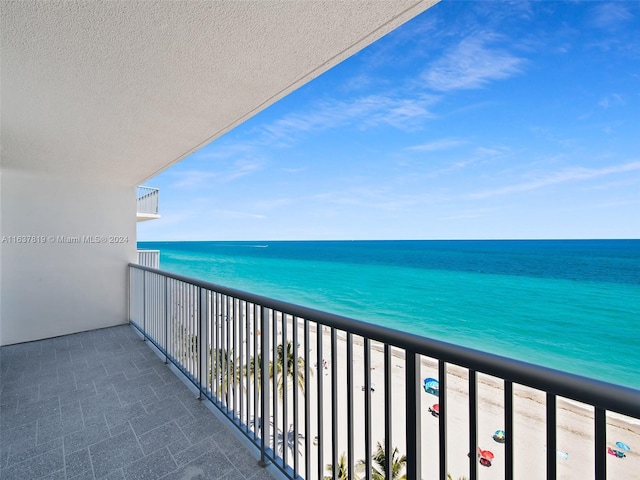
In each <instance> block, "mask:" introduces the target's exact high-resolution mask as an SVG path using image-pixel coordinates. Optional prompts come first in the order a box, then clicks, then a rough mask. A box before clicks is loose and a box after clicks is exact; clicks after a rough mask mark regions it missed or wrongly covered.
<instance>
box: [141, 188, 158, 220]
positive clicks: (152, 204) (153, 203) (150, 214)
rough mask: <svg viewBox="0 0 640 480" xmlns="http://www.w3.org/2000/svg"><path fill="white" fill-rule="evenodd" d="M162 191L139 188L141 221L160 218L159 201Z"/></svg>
mask: <svg viewBox="0 0 640 480" xmlns="http://www.w3.org/2000/svg"><path fill="white" fill-rule="evenodd" d="M159 198H160V190H159V189H158V188H152V187H144V186H139V187H138V191H137V204H138V206H137V216H138V219H139V220H149V219H152V218H158V217H159V216H160V215H159V213H158V200H159Z"/></svg>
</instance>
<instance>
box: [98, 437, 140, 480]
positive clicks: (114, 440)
mask: <svg viewBox="0 0 640 480" xmlns="http://www.w3.org/2000/svg"><path fill="white" fill-rule="evenodd" d="M89 453H90V454H91V463H92V464H93V472H94V474H95V476H96V478H101V477H104V476H106V475H108V474H109V473H111V472H112V471H114V470H117V469H119V468H121V467H122V466H123V465H127V464H129V463H131V462H134V461H136V460H138V459H140V458H142V457H143V456H144V454H143V453H142V449H141V448H140V446H139V445H138V440H137V439H136V436H135V435H134V434H133V432H132V431H129V432H124V433H121V434H120V435H116V436H115V437H111V438H107V439H106V440H102V441H101V442H98V443H96V444H94V445H91V446H90V447H89Z"/></svg>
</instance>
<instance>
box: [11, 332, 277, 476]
mask: <svg viewBox="0 0 640 480" xmlns="http://www.w3.org/2000/svg"><path fill="white" fill-rule="evenodd" d="M0 355H1V363H0V365H1V367H2V368H1V377H0V378H1V380H2V381H1V382H0V398H1V403H0V420H1V421H0V478H2V479H6V480H13V479H21V480H22V479H29V480H34V479H38V478H49V479H51V478H56V479H65V478H66V479H72V478H73V479H80V478H83V479H85V478H86V479H94V478H96V479H97V478H108V479H116V478H119V479H134V478H135V479H145V480H153V479H156V478H160V477H162V478H164V479H178V478H222V477H224V478H247V479H269V478H272V477H271V475H269V472H268V471H267V470H265V469H264V468H260V467H258V466H257V464H256V462H257V460H256V459H257V451H256V450H255V449H254V451H251V450H249V449H248V448H247V446H246V445H245V442H243V441H242V440H241V439H239V437H238V435H237V434H236V433H235V432H233V431H232V430H230V429H229V428H228V427H227V426H226V425H225V424H226V423H227V422H225V421H224V419H222V420H221V419H220V418H218V416H216V415H215V414H214V413H213V412H212V411H211V410H210V409H209V408H207V405H206V403H205V402H201V401H198V397H197V393H194V391H193V388H191V389H189V388H188V386H187V385H186V384H185V383H184V382H182V381H181V380H180V379H179V378H178V377H177V376H176V375H175V374H174V373H173V372H172V369H171V368H170V367H169V366H168V365H165V364H164V363H163V361H162V359H160V358H159V357H158V355H157V354H156V353H155V352H154V351H153V350H151V349H150V348H148V347H147V346H146V344H145V342H143V341H142V340H141V337H140V336H139V335H138V334H137V333H136V331H135V330H134V329H133V328H132V327H130V326H128V325H123V326H118V327H111V328H105V329H100V330H92V331H89V332H84V333H78V334H74V335H66V336H62V337H57V338H51V339H47V340H40V341H36V342H30V343H23V344H16V345H11V346H4V347H2V348H1V349H0Z"/></svg>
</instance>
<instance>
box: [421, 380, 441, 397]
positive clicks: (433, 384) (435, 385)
mask: <svg viewBox="0 0 640 480" xmlns="http://www.w3.org/2000/svg"><path fill="white" fill-rule="evenodd" d="M423 386H424V391H425V392H427V393H431V394H433V395H436V396H437V395H438V393H439V392H440V383H439V382H438V380H436V379H435V378H430V377H429V378H425V379H424V384H423Z"/></svg>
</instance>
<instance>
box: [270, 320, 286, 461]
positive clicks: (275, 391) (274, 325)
mask: <svg viewBox="0 0 640 480" xmlns="http://www.w3.org/2000/svg"><path fill="white" fill-rule="evenodd" d="M277 317H278V311H277V310H274V309H272V310H271V328H272V330H271V335H272V336H273V341H272V342H271V355H272V359H273V360H272V361H273V385H272V388H273V392H272V394H271V399H272V402H273V403H272V405H271V412H272V416H273V435H272V438H271V440H270V442H271V445H273V447H272V448H273V456H274V457H275V456H276V450H277V448H278V368H279V364H278V345H277V344H278V325H277ZM283 363H284V362H283ZM282 367H284V364H283V365H282ZM283 373H284V372H283ZM267 420H268V419H267Z"/></svg>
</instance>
